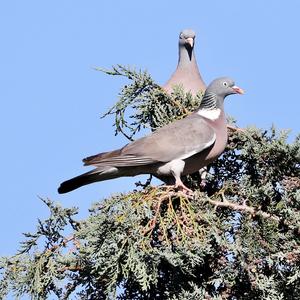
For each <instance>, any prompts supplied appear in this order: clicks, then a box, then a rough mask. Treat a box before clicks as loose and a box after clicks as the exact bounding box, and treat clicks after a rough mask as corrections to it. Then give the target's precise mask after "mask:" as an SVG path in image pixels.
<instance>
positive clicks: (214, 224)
mask: <svg viewBox="0 0 300 300" xmlns="http://www.w3.org/2000/svg"><path fill="white" fill-rule="evenodd" d="M102 71H103V70H102ZM104 72H106V73H107V74H110V75H119V76H126V77H127V78H128V79H129V80H130V83H129V84H128V85H126V86H125V87H123V88H122V90H121V92H120V94H119V99H118V101H117V102H116V104H115V105H114V106H113V107H112V108H111V109H110V110H109V111H108V112H107V114H113V115H114V116H115V124H114V126H115V130H116V133H122V134H123V135H125V136H126V137H127V138H128V139H130V140H132V139H133V138H134V136H135V134H136V133H137V132H138V131H139V130H141V129H142V128H145V127H147V128H150V129H151V130H155V129H156V128H158V127H160V126H163V125H165V124H166V123H168V122H172V121H173V120H174V119H178V118H182V117H184V116H185V115H186V114H188V113H190V112H191V111H193V110H194V109H195V108H197V107H198V106H199V103H200V101H201V95H198V96H197V97H192V95H190V94H189V93H188V94H186V93H185V92H184V91H183V89H182V88H181V87H177V88H175V89H174V92H173V94H172V95H171V96H168V95H166V94H165V93H164V91H163V90H162V89H161V88H160V87H159V86H158V85H157V84H155V82H154V81H153V80H152V79H151V77H150V75H149V74H148V73H147V72H143V71H136V70H134V69H131V68H128V67H123V66H120V65H118V66H116V67H113V69H112V70H104ZM107 114H106V115H107ZM287 137H288V133H287V132H286V131H277V130H276V129H275V128H274V127H272V128H271V129H270V130H266V131H264V130H261V129H257V128H247V129H244V130H230V135H229V142H228V146H227V148H226V150H225V152H224V154H223V155H222V156H221V157H220V158H219V159H218V160H217V161H216V162H215V163H213V164H212V165H210V166H209V169H208V174H207V177H206V180H205V184H203V182H202V184H201V178H200V176H199V174H193V175H191V176H187V177H186V178H185V183H186V184H187V185H188V186H189V187H191V188H193V189H194V190H195V195H193V196H186V195H184V194H182V193H180V192H176V191H175V190H173V189H172V188H166V187H164V186H158V187H154V186H151V184H149V182H148V183H147V184H144V185H143V184H141V183H140V184H138V187H137V188H136V190H134V191H132V192H130V193H127V194H115V195H114V196H111V197H109V198H107V199H104V200H101V201H99V202H98V203H95V204H94V205H93V207H92V208H91V210H90V215H89V217H88V218H87V219H85V220H81V221H79V220H76V213H77V209H76V208H63V207H62V206H61V205H59V204H56V203H54V202H52V201H51V200H49V199H43V202H44V203H45V204H46V205H47V206H48V208H49V211H50V216H49V218H48V219H46V220H38V224H37V230H36V232H34V233H26V234H24V235H25V238H26V239H25V241H24V242H22V243H21V246H20V251H19V252H18V253H17V254H16V255H14V256H12V257H3V258H1V260H0V274H1V282H0V298H1V299H2V298H5V296H6V295H7V293H9V292H12V293H13V294H14V295H15V296H16V297H19V296H22V295H25V294H27V295H29V296H30V297H31V298H32V299H54V298H57V299H120V300H121V299H137V300H138V299H145V300H146V299H170V300H175V299H191V300H194V299H232V300H234V299H270V300H271V299H272V300H277V299H278V300H279V299H300V136H299V137H297V138H296V139H295V141H294V142H292V143H288V142H287ZM149 181H150V180H149ZM86 200H87V199H84V201H86ZM70 232H71V233H70Z"/></svg>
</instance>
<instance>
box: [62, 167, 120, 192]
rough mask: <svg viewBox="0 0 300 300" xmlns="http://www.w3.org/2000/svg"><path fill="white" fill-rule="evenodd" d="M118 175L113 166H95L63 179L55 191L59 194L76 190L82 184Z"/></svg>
mask: <svg viewBox="0 0 300 300" xmlns="http://www.w3.org/2000/svg"><path fill="white" fill-rule="evenodd" d="M119 176H120V174H119V172H118V169H117V168H115V167H106V168H105V169H103V170H101V169H100V168H97V169H94V170H92V171H89V172H87V173H84V174H81V175H79V176H76V177H74V178H71V179H69V180H67V181H64V182H63V183H61V185H60V187H59V188H58V190H57V191H58V193H59V194H65V193H68V192H71V191H73V190H76V189H78V188H80V187H82V186H84V185H87V184H90V183H93V182H97V181H103V180H109V179H114V178H116V177H119Z"/></svg>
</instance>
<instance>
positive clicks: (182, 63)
mask: <svg viewBox="0 0 300 300" xmlns="http://www.w3.org/2000/svg"><path fill="white" fill-rule="evenodd" d="M195 38H196V33H195V31H193V30H192V29H185V30H183V31H181V32H180V34H179V42H178V50H179V53H178V54H179V56H178V64H177V68H176V70H175V72H174V73H173V74H172V76H171V78H170V79H169V80H168V81H167V83H166V84H165V85H164V86H163V88H164V89H165V90H166V91H167V92H168V93H171V92H172V91H173V88H174V86H176V85H181V86H182V87H183V89H184V90H185V91H186V92H190V93H191V94H192V95H193V96H195V95H197V93H199V92H204V91H205V88H206V85H205V83H204V81H203V79H202V77H201V75H200V71H199V68H198V65H197V61H196V57H195V52H194V47H195Z"/></svg>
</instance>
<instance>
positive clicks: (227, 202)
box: [205, 193, 280, 222]
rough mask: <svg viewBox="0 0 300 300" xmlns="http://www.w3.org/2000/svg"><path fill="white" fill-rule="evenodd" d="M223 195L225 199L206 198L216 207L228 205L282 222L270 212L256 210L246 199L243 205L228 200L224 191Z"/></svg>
mask: <svg viewBox="0 0 300 300" xmlns="http://www.w3.org/2000/svg"><path fill="white" fill-rule="evenodd" d="M221 197H222V200H223V201H218V200H212V199H210V198H206V199H205V200H206V201H207V202H209V203H211V204H212V205H214V206H216V207H227V208H231V209H233V210H238V211H244V212H247V213H250V214H251V215H253V216H261V217H263V218H265V219H271V220H274V221H276V222H280V218H279V217H277V216H274V215H272V214H269V213H267V212H264V211H261V210H256V209H255V208H254V207H251V206H248V205H246V201H244V202H243V204H242V205H241V204H237V203H233V202H230V201H228V200H227V199H226V198H225V196H224V194H223V193H221Z"/></svg>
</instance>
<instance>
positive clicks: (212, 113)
mask: <svg viewBox="0 0 300 300" xmlns="http://www.w3.org/2000/svg"><path fill="white" fill-rule="evenodd" d="M197 114H198V115H199V116H202V117H204V118H206V119H209V120H212V121H214V120H217V119H218V118H219V117H220V115H221V109H220V108H216V109H200V110H199V111H198V112H197Z"/></svg>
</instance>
